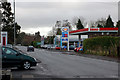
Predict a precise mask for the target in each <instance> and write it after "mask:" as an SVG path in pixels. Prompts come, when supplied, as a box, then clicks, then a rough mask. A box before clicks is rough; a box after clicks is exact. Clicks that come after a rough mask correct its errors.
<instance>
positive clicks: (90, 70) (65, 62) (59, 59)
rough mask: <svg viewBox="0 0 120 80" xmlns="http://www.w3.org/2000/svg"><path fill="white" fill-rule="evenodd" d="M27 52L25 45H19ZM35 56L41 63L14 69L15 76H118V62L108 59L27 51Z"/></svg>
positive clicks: (47, 51)
mask: <svg viewBox="0 0 120 80" xmlns="http://www.w3.org/2000/svg"><path fill="white" fill-rule="evenodd" d="M17 48H18V49H20V50H22V51H23V52H26V50H27V48H26V47H24V46H17ZM26 53H27V54H29V55H31V56H33V57H35V58H36V59H37V60H38V61H41V62H42V63H39V64H38V66H36V67H33V68H31V70H17V69H12V75H13V77H14V78H19V77H23V78H25V77H26V78H33V77H38V78H39V77H59V78H117V77H118V63H117V62H111V61H106V60H99V59H93V58H87V57H82V56H76V55H66V54H61V53H62V52H59V51H57V52H55V51H49V50H45V49H35V51H34V52H26Z"/></svg>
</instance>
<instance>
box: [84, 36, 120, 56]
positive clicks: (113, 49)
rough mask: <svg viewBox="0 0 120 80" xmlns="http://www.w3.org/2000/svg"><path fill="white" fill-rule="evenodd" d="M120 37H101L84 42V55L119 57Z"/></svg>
mask: <svg viewBox="0 0 120 80" xmlns="http://www.w3.org/2000/svg"><path fill="white" fill-rule="evenodd" d="M119 41H120V37H112V36H100V37H94V38H88V39H85V40H84V41H83V48H84V53H88V54H96V55H103V56H117V46H118V45H119V44H118V43H119Z"/></svg>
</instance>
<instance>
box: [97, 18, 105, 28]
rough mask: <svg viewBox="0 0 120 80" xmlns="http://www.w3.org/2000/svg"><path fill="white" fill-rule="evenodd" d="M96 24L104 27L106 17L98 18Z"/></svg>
mask: <svg viewBox="0 0 120 80" xmlns="http://www.w3.org/2000/svg"><path fill="white" fill-rule="evenodd" d="M98 24H99V25H101V26H103V27H104V26H105V24H106V19H105V18H101V19H98V20H97V21H96V23H95V25H96V26H97V25H98Z"/></svg>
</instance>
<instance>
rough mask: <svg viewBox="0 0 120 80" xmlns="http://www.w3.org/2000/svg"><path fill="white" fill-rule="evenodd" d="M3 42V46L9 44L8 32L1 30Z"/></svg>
mask: <svg viewBox="0 0 120 80" xmlns="http://www.w3.org/2000/svg"><path fill="white" fill-rule="evenodd" d="M1 43H2V46H6V45H7V32H1Z"/></svg>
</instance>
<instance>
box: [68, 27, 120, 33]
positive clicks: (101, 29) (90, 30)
mask: <svg viewBox="0 0 120 80" xmlns="http://www.w3.org/2000/svg"><path fill="white" fill-rule="evenodd" d="M90 32H92V33H96V32H118V28H84V29H79V30H74V31H70V32H69V33H70V34H74V35H78V34H82V33H90Z"/></svg>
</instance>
